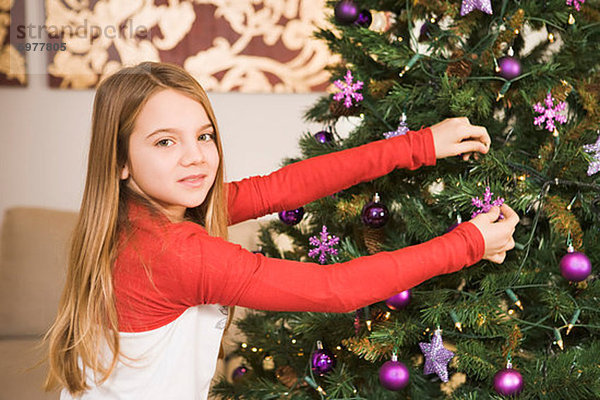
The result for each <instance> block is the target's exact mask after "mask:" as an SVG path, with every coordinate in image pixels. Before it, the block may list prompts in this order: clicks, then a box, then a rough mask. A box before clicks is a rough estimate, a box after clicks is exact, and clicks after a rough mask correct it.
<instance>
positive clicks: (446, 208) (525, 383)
mask: <svg viewBox="0 0 600 400" xmlns="http://www.w3.org/2000/svg"><path fill="white" fill-rule="evenodd" d="M327 6H328V8H329V12H331V18H330V22H331V28H330V29H325V28H320V29H317V30H316V32H315V35H316V36H317V37H318V38H319V39H321V40H324V41H326V42H327V43H328V45H329V47H330V49H331V51H332V53H335V54H338V55H339V56H340V58H339V62H336V63H335V65H331V66H330V72H331V75H332V78H331V82H332V84H333V85H332V90H331V93H328V94H326V95H324V96H322V97H321V98H320V100H319V101H317V103H316V104H314V105H313V106H312V107H311V108H310V109H309V110H308V111H307V112H306V119H307V121H312V122H320V123H322V124H323V130H322V131H320V132H316V133H314V134H311V133H306V134H305V135H304V136H303V137H302V138H301V139H300V142H299V145H300V148H301V150H302V154H303V158H295V159H292V158H288V159H285V160H284V162H283V165H288V164H291V163H294V162H298V161H300V160H301V159H305V158H310V157H314V156H317V155H320V154H325V153H329V152H334V151H340V150H343V149H347V148H351V147H355V146H359V145H362V144H365V143H369V142H373V141H375V140H382V139H383V140H387V139H389V138H391V137H394V136H397V135H404V134H406V133H407V131H408V130H409V129H410V130H418V129H420V128H421V127H425V126H431V125H433V124H435V123H437V122H439V121H441V120H443V119H445V118H450V117H467V118H469V120H470V122H471V124H473V125H480V126H484V127H486V128H487V130H488V132H489V135H490V137H491V139H492V145H491V150H490V151H489V153H487V154H485V155H481V156H479V157H477V158H475V157H469V158H468V159H467V157H453V158H448V159H443V160H438V161H437V164H436V165H435V166H426V167H421V168H420V169H418V170H417V171H408V170H401V169H398V170H395V171H393V172H392V173H390V174H388V175H386V176H384V177H381V178H378V179H375V180H373V181H370V182H363V183H360V184H357V185H355V186H352V187H350V188H348V189H345V190H343V191H341V192H339V193H336V194H335V195H332V196H328V197H325V198H322V199H319V200H317V201H314V202H312V203H310V204H306V205H304V206H303V207H301V208H299V209H297V210H281V211H282V212H281V213H279V217H280V219H279V220H274V221H271V222H269V223H268V224H265V225H264V226H263V229H262V230H261V232H260V244H261V250H260V251H261V252H262V253H263V254H265V255H266V256H268V257H277V258H285V259H289V260H296V261H304V262H316V263H326V264H334V263H340V262H345V261H348V260H351V259H354V258H356V257H360V256H364V255H369V254H374V253H377V252H381V251H393V250H395V249H400V248H403V247H405V246H410V245H414V244H417V243H422V242H424V241H427V240H430V239H432V238H434V237H436V236H439V235H442V234H444V233H445V232H447V231H448V230H449V229H452V227H453V225H454V224H457V223H460V222H461V221H462V220H466V219H470V218H471V217H472V216H473V215H475V214H477V213H479V212H482V211H487V210H488V209H489V208H490V207H491V206H492V205H494V204H501V203H502V202H506V203H507V204H509V205H510V206H511V207H512V208H513V209H514V210H516V211H517V213H518V214H519V216H520V218H521V222H520V224H519V225H517V228H516V231H515V233H514V236H513V237H514V239H515V249H514V250H512V251H509V252H508V253H507V257H506V259H505V260H504V262H503V263H502V264H501V265H498V264H494V263H491V262H489V261H485V260H484V261H480V262H479V263H477V265H474V266H472V267H469V268H464V269H463V270H461V271H459V272H457V273H453V274H448V275H443V276H439V277H436V278H434V279H430V280H428V281H426V282H424V283H422V284H420V285H418V286H417V287H414V288H412V289H410V290H408V291H406V292H402V293H399V294H398V295H397V296H394V297H393V298H390V299H388V300H387V301H383V302H381V303H376V304H372V305H370V306H368V307H365V308H364V309H359V310H356V312H354V313H308V312H305V313H290V312H256V313H250V314H248V315H247V316H246V317H245V318H243V319H241V320H240V321H238V323H237V324H238V326H239V328H240V329H241V330H242V331H243V333H244V334H245V336H246V339H245V341H244V342H243V343H240V346H239V348H238V349H236V351H235V354H237V355H241V356H242V357H243V359H244V365H243V366H241V367H239V368H238V369H236V370H235V371H234V372H233V382H231V380H232V379H231V378H232V377H224V378H223V379H222V380H221V381H220V382H219V383H218V384H217V385H215V386H214V387H213V389H212V392H213V394H215V395H218V396H220V397H221V398H226V399H241V398H243V399H288V398H289V399H369V400H373V399H396V398H410V399H435V398H452V399H490V398H503V396H515V397H516V396H518V397H519V398H522V399H540V398H544V399H567V398H569V399H597V398H600V364H599V361H598V358H599V355H600V280H598V275H597V274H598V267H599V265H600V257H599V256H598V254H599V252H598V250H599V249H600V232H599V227H600V193H599V189H600V179H598V178H599V177H600V174H597V172H598V170H599V169H600V137H599V134H600V132H599V129H600V106H599V104H600V69H599V66H600V3H599V2H597V1H590V0H587V1H584V0H579V1H578V0H566V1H565V0H545V1H530V0H520V1H508V0H503V1H500V0H499V1H490V0H463V1H460V0H427V1H425V0H414V1H408V0H407V1H389V0H379V1H377V0H362V1H358V0H355V1H329V2H328V3H327ZM343 119H348V120H351V121H353V123H355V125H356V127H355V128H354V129H352V131H351V132H349V133H348V135H347V137H341V135H340V134H339V133H338V131H337V129H336V127H337V126H338V122H339V121H341V120H343ZM278 235H286V236H287V237H289V238H290V239H291V241H292V243H293V249H291V250H289V249H288V250H286V251H282V250H281V249H280V248H279V247H278V246H277V245H276V242H275V240H274V239H273V238H274V237H277V236H278ZM592 266H593V268H592Z"/></svg>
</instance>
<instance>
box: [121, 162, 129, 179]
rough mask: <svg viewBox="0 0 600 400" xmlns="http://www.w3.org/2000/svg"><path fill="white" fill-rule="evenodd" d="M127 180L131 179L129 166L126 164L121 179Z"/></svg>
mask: <svg viewBox="0 0 600 400" xmlns="http://www.w3.org/2000/svg"><path fill="white" fill-rule="evenodd" d="M127 178H129V166H128V165H127V164H125V166H124V167H123V169H121V179H122V180H125V179H127Z"/></svg>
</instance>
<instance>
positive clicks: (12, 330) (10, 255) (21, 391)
mask: <svg viewBox="0 0 600 400" xmlns="http://www.w3.org/2000/svg"><path fill="white" fill-rule="evenodd" d="M76 218H77V213H76V212H71V211H61V210H52V209H45V208H35V207H13V208H9V209H7V210H6V211H5V214H4V220H3V223H2V231H1V238H0V239H1V240H0V400H42V399H58V398H59V392H58V391H57V392H54V393H45V392H43V390H42V389H41V387H42V382H43V379H44V377H45V373H46V370H47V366H46V364H44V365H42V366H40V367H38V368H35V369H29V368H31V367H32V366H33V365H34V364H35V363H36V362H37V360H39V359H40V357H41V355H42V350H38V349H36V348H35V347H34V346H35V345H36V344H38V343H39V340H40V338H41V337H42V335H43V334H44V333H45V332H46V331H47V329H48V328H49V327H50V325H51V324H52V321H53V319H54V317H55V315H56V311H57V308H58V301H59V298H60V294H61V290H62V287H63V285H64V280H65V272H66V258H67V250H68V248H67V241H68V238H69V234H70V233H71V231H72V230H73V228H74V226H75V223H76ZM258 229H259V222H258V221H257V220H250V221H245V222H242V223H239V224H236V225H234V226H231V227H230V231H229V232H230V236H229V240H230V241H231V242H233V243H237V244H239V245H241V246H242V247H244V248H246V249H248V250H255V249H256V247H257V246H256V238H257V232H258ZM246 312H248V310H246V309H242V308H239V307H238V308H237V310H236V313H235V317H236V318H239V317H241V316H243V315H244V314H245V313H246ZM239 338H240V336H239V332H238V331H237V329H236V328H235V326H233V327H232V329H230V330H229V331H228V333H227V334H226V336H225V338H224V346H225V350H226V352H227V351H228V350H231V349H232V347H233V346H234V341H235V340H236V339H239ZM238 365H239V359H233V360H231V361H229V362H227V363H225V362H223V361H219V364H218V365H217V374H225V376H231V371H232V370H233V369H234V368H235V367H237V366H238Z"/></svg>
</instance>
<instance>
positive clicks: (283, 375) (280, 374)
mask: <svg viewBox="0 0 600 400" xmlns="http://www.w3.org/2000/svg"><path fill="white" fill-rule="evenodd" d="M275 376H277V380H279V382H281V383H283V384H284V385H285V386H287V387H289V388H291V387H292V386H294V385H295V384H296V382H297V381H298V376H297V375H296V371H294V368H292V367H290V366H289V365H284V366H282V367H279V368H277V370H276V371H275Z"/></svg>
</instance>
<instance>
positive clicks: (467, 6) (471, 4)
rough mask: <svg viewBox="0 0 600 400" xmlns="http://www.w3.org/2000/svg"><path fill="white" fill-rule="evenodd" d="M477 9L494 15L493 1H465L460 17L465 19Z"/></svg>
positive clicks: (461, 7)
mask: <svg viewBox="0 0 600 400" xmlns="http://www.w3.org/2000/svg"><path fill="white" fill-rule="evenodd" d="M475 9H478V10H481V11H483V12H484V13H486V14H490V15H491V14H492V13H493V11H492V2H491V0H463V2H462V5H461V6H460V16H461V17H464V16H465V15H467V14H468V13H470V12H471V11H473V10H475Z"/></svg>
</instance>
